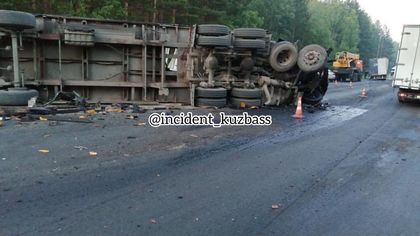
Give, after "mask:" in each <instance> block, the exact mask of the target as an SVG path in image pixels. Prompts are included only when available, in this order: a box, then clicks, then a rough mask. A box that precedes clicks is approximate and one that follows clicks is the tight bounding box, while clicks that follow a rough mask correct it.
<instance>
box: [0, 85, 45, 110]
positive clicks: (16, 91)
mask: <svg viewBox="0 0 420 236" xmlns="http://www.w3.org/2000/svg"><path fill="white" fill-rule="evenodd" d="M38 96H39V93H38V91H36V90H33V89H30V90H28V89H26V88H9V89H8V90H0V105H2V106H27V105H28V100H29V99H31V98H33V97H38Z"/></svg>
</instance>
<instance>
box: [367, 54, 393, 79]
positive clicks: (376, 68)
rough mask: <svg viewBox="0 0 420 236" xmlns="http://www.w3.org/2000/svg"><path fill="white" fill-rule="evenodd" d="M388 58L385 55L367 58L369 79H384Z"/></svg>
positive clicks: (386, 73)
mask: <svg viewBox="0 0 420 236" xmlns="http://www.w3.org/2000/svg"><path fill="white" fill-rule="evenodd" d="M388 66H389V60H388V58H386V57H383V58H373V59H370V60H369V70H368V72H369V76H370V79H380V80H386V78H387V76H388Z"/></svg>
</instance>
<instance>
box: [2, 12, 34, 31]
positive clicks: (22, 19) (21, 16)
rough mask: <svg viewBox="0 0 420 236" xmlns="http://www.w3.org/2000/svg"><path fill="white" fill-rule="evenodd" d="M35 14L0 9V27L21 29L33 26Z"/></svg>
mask: <svg viewBox="0 0 420 236" xmlns="http://www.w3.org/2000/svg"><path fill="white" fill-rule="evenodd" d="M35 25H36V20H35V16H34V15H32V14H29V13H26V12H20V11H9V10H0V27H1V28H6V29H9V30H17V31H21V30H24V29H33V28H35Z"/></svg>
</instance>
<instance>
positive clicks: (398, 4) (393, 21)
mask: <svg viewBox="0 0 420 236" xmlns="http://www.w3.org/2000/svg"><path fill="white" fill-rule="evenodd" d="M358 2H359V4H360V6H361V8H362V9H364V10H365V11H366V12H367V13H368V14H369V15H370V17H371V18H372V20H373V21H374V22H375V21H376V20H379V21H381V23H382V24H384V25H386V26H388V28H389V29H390V31H391V36H392V38H393V39H394V40H395V41H397V42H400V40H401V32H402V28H403V25H405V24H417V25H420V2H418V1H417V0H397V1H394V0H358Z"/></svg>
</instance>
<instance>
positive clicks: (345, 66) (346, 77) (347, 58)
mask: <svg viewBox="0 0 420 236" xmlns="http://www.w3.org/2000/svg"><path fill="white" fill-rule="evenodd" d="M333 72H334V74H335V77H336V79H337V80H339V81H360V80H361V79H362V75H363V61H362V60H360V55H359V54H355V53H351V52H338V53H337V54H336V55H335V59H334V62H333Z"/></svg>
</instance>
